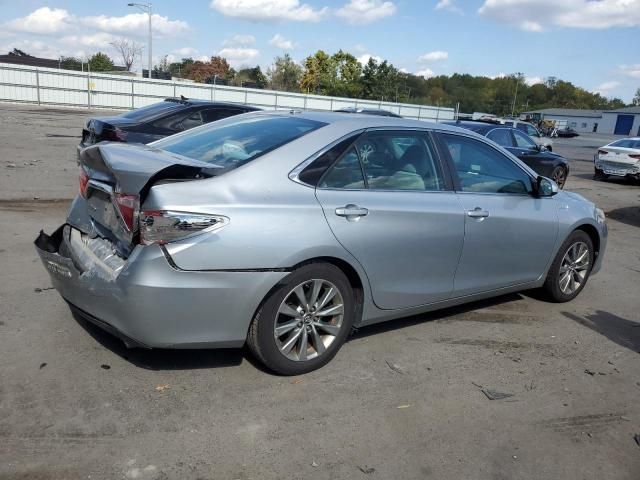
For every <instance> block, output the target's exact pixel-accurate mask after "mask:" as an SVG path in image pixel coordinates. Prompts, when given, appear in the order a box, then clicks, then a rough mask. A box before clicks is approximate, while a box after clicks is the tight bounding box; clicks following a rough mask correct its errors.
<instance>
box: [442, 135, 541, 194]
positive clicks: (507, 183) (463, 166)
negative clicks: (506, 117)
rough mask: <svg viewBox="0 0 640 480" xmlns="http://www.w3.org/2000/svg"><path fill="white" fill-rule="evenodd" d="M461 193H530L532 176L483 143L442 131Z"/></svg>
mask: <svg viewBox="0 0 640 480" xmlns="http://www.w3.org/2000/svg"><path fill="white" fill-rule="evenodd" d="M440 138H441V139H442V141H443V143H444V147H445V148H446V151H447V152H448V153H449V155H450V157H451V160H452V163H453V165H454V166H455V171H456V173H457V176H458V180H459V182H460V189H461V190H462V191H463V192H476V193H516V194H527V193H529V192H531V178H530V177H529V175H527V173H526V172H525V171H524V170H522V169H521V168H520V167H519V166H518V165H516V164H515V163H514V162H513V161H512V160H511V159H510V158H509V157H507V156H505V155H503V154H502V153H500V151H498V150H497V149H495V148H492V147H491V146H489V145H487V144H486V143H484V142H481V141H479V140H475V139H473V138H469V137H465V136H462V135H452V134H441V135H440Z"/></svg>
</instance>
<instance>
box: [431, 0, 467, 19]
mask: <svg viewBox="0 0 640 480" xmlns="http://www.w3.org/2000/svg"><path fill="white" fill-rule="evenodd" d="M436 10H447V11H449V12H452V13H457V14H459V15H464V12H463V11H462V9H461V8H460V7H458V6H457V5H456V4H455V2H454V0H440V1H439V2H438V3H437V4H436Z"/></svg>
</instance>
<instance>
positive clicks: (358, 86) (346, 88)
mask: <svg viewBox="0 0 640 480" xmlns="http://www.w3.org/2000/svg"><path fill="white" fill-rule="evenodd" d="M331 63H332V66H333V68H334V69H335V74H333V75H332V77H335V82H334V83H333V88H332V89H331V90H332V91H331V95H337V96H341V97H350V98H357V97H359V96H360V95H361V93H362V83H361V78H360V77H362V65H361V64H360V62H359V61H358V59H357V58H356V57H354V56H353V55H351V54H350V53H346V52H343V51H342V50H338V52H337V53H334V54H333V55H332V56H331Z"/></svg>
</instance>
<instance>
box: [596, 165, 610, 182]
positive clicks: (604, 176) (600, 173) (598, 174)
mask: <svg viewBox="0 0 640 480" xmlns="http://www.w3.org/2000/svg"><path fill="white" fill-rule="evenodd" d="M607 178H609V175H607V174H606V173H604V172H603V171H602V170H600V169H599V168H595V167H593V179H594V180H606V179H607Z"/></svg>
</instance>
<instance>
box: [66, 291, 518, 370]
mask: <svg viewBox="0 0 640 480" xmlns="http://www.w3.org/2000/svg"><path fill="white" fill-rule="evenodd" d="M522 299H523V296H522V295H520V294H509V295H502V296H500V297H495V298H491V299H487V300H480V301H477V302H473V303H469V304H466V305H461V306H457V307H451V308H446V309H443V310H438V311H435V312H432V313H428V314H420V315H414V316H410V317H406V318H400V319H397V320H391V321H388V322H383V323H378V324H375V325H368V326H365V327H362V328H359V329H358V330H357V331H355V332H354V333H353V335H352V336H351V337H350V339H353V338H366V337H368V336H370V335H378V334H384V333H386V332H391V331H394V330H399V329H402V328H406V327H410V326H412V325H417V324H420V323H425V322H430V321H437V320H443V321H446V320H447V319H449V318H451V317H454V316H457V315H462V314H464V313H468V312H472V311H473V310H476V309H481V308H489V307H493V306H496V305H501V304H505V303H515V302H518V301H520V300H522ZM73 317H74V318H75V320H76V321H77V322H78V324H79V325H80V326H81V327H82V328H83V329H84V330H85V331H86V332H87V333H88V334H89V335H91V336H92V337H93V338H94V339H95V340H96V341H97V342H98V343H100V344H101V345H102V346H103V347H105V348H106V349H108V350H110V351H112V352H113V353H115V354H116V355H118V356H119V357H121V358H123V359H125V360H127V361H128V362H131V363H132V364H134V365H135V366H137V367H140V368H144V369H147V370H192V369H201V368H224V367H233V366H238V365H240V364H241V363H242V361H243V360H245V361H248V362H249V363H251V364H252V365H253V366H255V367H256V368H257V369H259V370H262V371H263V372H266V373H271V374H272V372H269V371H268V370H266V369H265V367H264V366H263V365H262V364H261V363H259V362H257V361H256V360H255V359H254V358H253V356H252V355H251V354H250V353H249V352H248V351H247V349H246V348H244V349H240V348H237V349H181V350H179V349H176V350H173V349H144V348H127V347H126V346H125V344H124V343H123V342H122V340H120V339H119V338H117V337H115V336H113V335H112V334H110V333H108V332H106V331H104V330H102V329H101V328H100V327H98V326H96V325H94V324H93V323H91V322H88V321H87V320H85V319H84V318H82V317H81V316H80V315H78V314H76V313H74V314H73Z"/></svg>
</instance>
